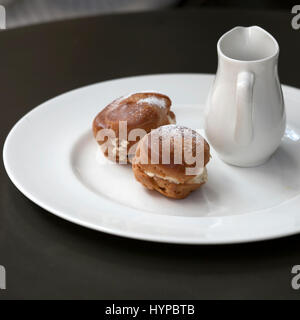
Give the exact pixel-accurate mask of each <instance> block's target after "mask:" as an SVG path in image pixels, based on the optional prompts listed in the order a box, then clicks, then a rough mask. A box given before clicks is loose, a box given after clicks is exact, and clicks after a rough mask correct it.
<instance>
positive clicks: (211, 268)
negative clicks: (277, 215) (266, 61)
mask: <svg viewBox="0 0 300 320" xmlns="http://www.w3.org/2000/svg"><path fill="white" fill-rule="evenodd" d="M290 21H291V14H290V13H289V12H286V13H283V12H282V13H281V12H257V11H255V12H245V11H226V10H223V11H217V10H212V9H209V10H208V9H206V10H201V11H185V10H178V11H169V12H152V13H144V14H131V15H119V16H102V17H95V18H87V19H80V20H72V21H66V22H59V23H53V24H45V25H40V26H33V27H27V28H22V29H16V30H9V31H5V32H1V33H0V57H1V59H0V88H1V100H0V103H1V105H0V107H1V117H0V121H1V126H0V130H1V144H2V145H3V143H4V139H5V137H6V135H7V134H8V132H9V130H10V129H11V127H12V126H13V125H14V123H15V122H16V121H17V120H18V119H19V118H21V117H22V116H23V115H24V114H25V113H26V112H28V111H29V110H31V109H32V108H33V107H35V106H36V105H38V104H40V103H41V102H43V101H45V100H47V99H49V98H52V97H54V96H56V95H58V94H60V93H63V92H65V91H68V90H71V89H73V88H77V87H80V86H83V85H87V84H91V83H95V82H98V81H103V80H107V79H113V78H119V77H124V76H132V75H141V74H152V73H170V72H196V73H198V72H199V73H201V72H203V73H214V72H215V70H216V65H217V57H216V42H217V40H218V38H219V37H220V36H221V35H222V34H223V33H224V32H225V31H227V30H229V29H230V28H231V27H233V26H236V25H254V24H255V25H256V24H257V25H260V26H262V27H264V28H266V29H267V30H268V31H270V32H271V33H272V34H273V35H274V36H275V37H276V38H277V39H278V41H279V44H280V46H281V56H280V75H281V80H282V82H283V83H286V84H289V85H293V86H298V87H300V73H299V70H300V68H299V67H300V59H299V56H300V31H294V30H292V28H291V23H290ZM299 107H300V106H299ZM0 187H1V192H0V200H1V202H0V206H1V207H0V210H1V211H0V265H4V266H5V267H6V271H7V290H6V291H3V290H2V291H1V290H0V299H12V298H18V299H46V298H47V299H143V298H144V299H167V298H169V299H186V298H190V299H233V298H239V299H247V298H257V299H265V298H275V299H286V298H292V299H299V298H300V291H294V290H293V289H292V288H291V278H292V275H291V268H292V266H293V265H296V264H300V249H299V248H300V236H293V237H289V238H285V239H279V240H273V241H266V242H261V243H254V244H240V245H230V246H229V245H228V246H180V245H168V244H155V243H147V242H142V241H135V240H129V239H123V238H118V237H114V236H110V235H107V234H104V233H100V232H95V231H91V230H88V229H85V228H82V227H79V226H76V225H73V224H71V223H69V222H66V221H64V220H61V219H60V218H57V217H55V216H53V215H51V214H50V213H48V212H46V211H44V210H43V209H41V208H39V207H38V206H36V205H35V204H33V203H32V202H31V201H29V200H28V199H27V198H25V197H24V196H23V195H22V194H21V193H20V192H19V191H18V190H17V189H16V188H15V187H14V186H13V185H12V183H11V182H10V180H9V179H8V177H7V175H6V173H5V171H4V167H3V164H2V163H1V172H0Z"/></svg>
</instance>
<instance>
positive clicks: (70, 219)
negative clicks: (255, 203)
mask: <svg viewBox="0 0 300 320" xmlns="http://www.w3.org/2000/svg"><path fill="white" fill-rule="evenodd" d="M153 76H158V77H159V76H208V77H214V76H215V74H210V73H176V72H174V73H156V74H145V75H138V76H130V77H121V78H117V79H110V80H105V81H100V82H96V83H92V84H89V85H85V86H82V87H78V88H74V89H72V90H70V91H67V92H64V93H61V94H59V95H58V96H55V97H53V98H51V99H48V100H46V101H44V102H42V103H41V104H39V105H38V106H36V107H34V108H33V109H31V110H30V111H28V112H27V113H26V114H24V115H23V116H22V117H21V118H20V119H19V120H18V121H17V122H16V123H15V124H14V125H13V127H12V128H11V129H10V131H9V133H8V135H7V137H6V139H5V142H4V145H3V152H2V158H3V164H4V168H5V171H6V173H7V175H8V177H9V179H10V180H11V182H12V183H13V185H14V186H15V187H16V188H17V189H18V190H19V191H20V192H21V193H22V194H23V195H24V196H25V197H27V198H28V199H29V200H30V201H32V202H33V203H35V204H36V205H38V206H39V207H41V208H42V209H44V210H46V211H48V212H49V213H51V214H54V215H55V216H56V217H59V218H61V219H64V220H66V221H68V222H70V223H74V224H76V225H79V226H82V227H85V228H88V229H91V230H95V231H98V232H99V231H100V232H104V233H107V234H110V235H113V236H118V237H124V238H127V239H134V240H141V241H149V242H154V243H169V244H177V245H231V244H239V243H254V242H260V241H267V240H273V239H280V238H283V237H289V236H292V235H295V234H298V233H300V229H295V230H291V231H290V232H285V231H283V232H281V233H278V232H277V233H276V234H274V235H273V234H270V235H266V236H255V237H253V238H249V236H248V237H246V238H243V237H240V238H238V239H232V240H227V239H226V240H224V239H215V240H212V239H209V240H206V239H204V238H202V239H195V238H193V239H190V238H186V239H182V238H180V239H175V238H172V237H168V236H166V237H164V236H161V235H159V236H158V235H148V234H143V233H139V232H134V233H132V232H131V231H125V230H117V229H114V228H109V227H105V226H100V225H95V224H93V223H89V222H87V221H84V220H80V219H77V218H74V217H71V216H70V215H68V214H65V213H64V212H62V211H61V210H57V209H56V208H54V207H52V206H48V205H47V204H46V203H44V202H43V201H40V200H39V199H37V198H36V197H35V195H33V194H32V193H31V192H29V191H27V190H26V188H24V187H23V186H22V183H19V182H18V179H17V178H16V177H15V175H14V174H13V172H12V171H13V170H12V169H11V168H10V164H9V162H8V159H7V150H8V148H9V142H10V139H11V137H12V136H13V135H14V133H15V130H17V127H18V126H19V124H20V123H21V122H23V120H24V119H25V118H26V117H27V116H29V115H30V114H31V113H34V112H35V111H36V110H40V109H41V108H44V107H47V104H48V103H49V102H53V101H54V100H56V99H60V98H61V97H62V96H65V95H69V94H71V93H73V92H76V91H79V90H84V89H86V88H91V87H93V86H97V85H99V84H104V83H112V82H116V81H120V80H127V79H133V78H140V77H142V78H145V77H153ZM282 86H283V87H284V88H285V89H287V90H292V91H294V90H295V91H297V92H298V93H300V92H299V90H300V89H298V88H296V87H293V86H289V85H285V84H282Z"/></svg>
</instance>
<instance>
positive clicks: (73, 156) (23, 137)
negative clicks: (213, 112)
mask: <svg viewBox="0 0 300 320" xmlns="http://www.w3.org/2000/svg"><path fill="white" fill-rule="evenodd" d="M212 81H213V76H212V75H201V74H169V75H150V76H141V77H132V78H126V79H120V80H114V81H108V82H103V83H98V84H95V85H92V86H88V87H85V88H81V89H78V90H75V91H72V92H69V93H66V94H64V95H62V96H59V97H57V98H55V99H52V100H50V101H48V102H46V103H44V104H42V105H41V106H39V107H38V108H36V109H34V110H33V111H31V112H30V113H29V114H27V115H26V116H25V117H24V118H22V119H21V120H20V121H19V122H18V123H17V124H16V125H15V127H14V128H13V129H12V131H11V132H10V134H9V136H8V138H7V140H6V143H5V146H4V164H5V167H6V170H7V173H8V175H9V177H10V178H11V180H12V181H13V183H14V184H15V185H16V186H17V188H18V189H19V190H20V191H21V192H23V193H24V195H26V196H27V197H28V198H29V199H31V200H32V201H33V202H35V203H36V204H38V205H40V206H41V207H43V208H44V209H46V210H48V211H50V212H52V213H54V214H56V215H57V216H59V217H61V218H64V219H66V220H69V221H71V222H74V223H77V224H80V225H82V226H85V227H88V228H91V229H95V230H99V231H103V232H107V233H111V234H115V235H119V236H125V237H130V238H135V239H143V240H150V241H159V242H171V243H185V244H225V243H237V242H249V241H258V240H263V239H270V238H276V237H282V236H286V235H291V234H294V233H298V232H300V108H299V105H300V90H298V89H295V88H291V87H287V86H284V87H283V90H284V95H285V99H286V106H287V116H288V130H287V134H286V136H285V138H284V139H283V142H282V144H281V146H280V148H279V150H278V151H277V152H276V154H275V155H274V156H273V157H272V159H271V160H270V161H269V162H268V163H267V164H265V165H263V166H261V167H258V168H251V169H245V168H237V167H233V166H229V165H227V164H224V163H223V162H222V161H220V160H219V159H218V157H217V155H216V154H215V153H214V152H213V151H212V160H211V162H210V163H209V165H208V172H209V181H208V183H207V184H206V185H205V186H203V187H202V188H201V189H200V190H198V191H196V192H194V193H193V194H192V195H191V196H190V197H188V198H187V199H185V200H179V201H178V200H170V199H167V198H164V197H163V196H161V195H159V194H158V193H155V192H150V191H147V190H146V189H145V188H143V186H142V185H140V184H139V183H137V182H136V181H135V179H134V177H133V173H132V171H131V168H130V167H129V166H118V165H112V164H110V163H108V162H107V161H106V160H104V158H103V156H102V155H101V153H100V152H99V148H98V146H97V144H96V142H95V141H94V139H93V137H92V134H91V124H92V120H93V118H94V117H95V115H96V114H97V113H98V112H99V111H100V110H101V109H102V108H103V107H105V106H106V105H107V104H108V103H109V102H111V101H112V100H113V99H115V98H116V97H118V96H121V95H124V94H126V93H128V92H137V91H140V90H145V89H146V90H147V89H152V90H156V91H160V92H163V93H165V94H167V95H169V96H170V97H171V98H172V100H173V110H174V111H175V113H176V115H177V120H178V123H180V124H182V125H186V126H190V127H192V128H194V129H196V128H201V126H202V124H203V119H202V114H203V108H204V104H205V100H206V96H207V93H208V90H209V87H210V85H211V83H212ZM103 160H104V161H103ZM103 162H104V163H103Z"/></svg>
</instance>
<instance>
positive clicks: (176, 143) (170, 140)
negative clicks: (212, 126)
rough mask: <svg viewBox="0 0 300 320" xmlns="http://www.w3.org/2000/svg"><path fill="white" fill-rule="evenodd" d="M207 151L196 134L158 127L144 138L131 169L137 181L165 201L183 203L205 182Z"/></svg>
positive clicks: (180, 127) (175, 127)
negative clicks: (179, 200) (162, 196)
mask: <svg viewBox="0 0 300 320" xmlns="http://www.w3.org/2000/svg"><path fill="white" fill-rule="evenodd" d="M209 160H210V147H209V144H208V143H207V142H206V140H205V139H204V138H203V137H202V136H201V135H200V134H199V133H197V132H196V131H194V130H192V129H189V128H186V127H182V126H176V125H166V126H162V127H160V128H158V129H156V130H153V131H152V132H151V133H148V134H147V135H146V136H144V137H143V138H142V139H141V140H140V142H139V144H138V146H137V149H136V154H135V157H134V159H133V161H132V169H133V172H134V175H135V178H136V180H137V181H139V182H140V183H141V184H142V185H144V186H145V187H146V188H148V189H150V190H156V191H158V192H159V193H161V194H163V195H164V196H166V197H169V198H174V199H183V198H185V197H187V196H188V195H189V194H190V193H191V192H192V191H194V190H196V189H198V188H199V187H200V186H201V185H203V184H204V183H206V182H207V170H206V165H207V163H208V162H209Z"/></svg>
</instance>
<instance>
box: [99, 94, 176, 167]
mask: <svg viewBox="0 0 300 320" xmlns="http://www.w3.org/2000/svg"><path fill="white" fill-rule="evenodd" d="M171 104H172V102H171V100H170V98H169V97H167V96H166V95H163V94H160V93H154V92H142V93H135V94H131V95H128V96H125V97H121V98H119V99H117V100H115V101H113V102H112V103H111V104H109V105H108V106H107V107H106V108H104V109H103V110H102V111H101V112H100V113H99V114H98V115H97V117H96V118H95V120H94V122H93V133H94V136H95V138H96V140H97V142H98V143H99V144H100V145H101V146H102V147H103V148H102V150H103V152H104V155H105V156H106V157H108V158H109V159H110V160H112V161H116V162H123V163H124V162H127V161H128V160H129V161H130V160H131V159H132V158H133V156H134V154H135V145H136V143H137V142H138V141H139V140H140V138H142V137H143V136H144V135H146V134H147V133H149V132H150V131H151V129H156V128H158V127H160V126H163V125H167V124H171V123H176V118H175V114H174V113H173V112H172V111H170V108H171ZM103 129H111V130H112V133H111V134H110V135H108V136H106V138H104V136H105V134H104V132H105V131H102V130H103ZM134 129H139V130H135V131H134ZM136 132H137V134H136Z"/></svg>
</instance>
